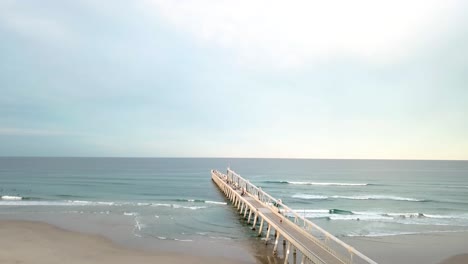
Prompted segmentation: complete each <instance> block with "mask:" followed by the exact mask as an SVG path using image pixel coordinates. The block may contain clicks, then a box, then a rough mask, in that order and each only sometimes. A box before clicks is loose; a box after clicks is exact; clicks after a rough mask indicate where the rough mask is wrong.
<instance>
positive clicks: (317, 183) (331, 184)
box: [264, 181, 371, 186]
mask: <svg viewBox="0 0 468 264" xmlns="http://www.w3.org/2000/svg"><path fill="white" fill-rule="evenodd" d="M264 183H276V184H294V185H318V186H367V185H371V184H370V183H346V182H306V181H264Z"/></svg>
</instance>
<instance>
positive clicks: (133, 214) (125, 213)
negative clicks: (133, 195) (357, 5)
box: [123, 212, 138, 216]
mask: <svg viewBox="0 0 468 264" xmlns="http://www.w3.org/2000/svg"><path fill="white" fill-rule="evenodd" d="M123 214H124V215H126V216H137V215H138V213H135V212H124V213H123Z"/></svg>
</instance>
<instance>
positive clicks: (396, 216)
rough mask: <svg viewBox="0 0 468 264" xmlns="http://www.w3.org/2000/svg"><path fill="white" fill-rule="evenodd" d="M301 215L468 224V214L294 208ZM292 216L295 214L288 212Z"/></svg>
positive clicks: (343, 219) (437, 223) (344, 218)
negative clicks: (454, 221)
mask: <svg viewBox="0 0 468 264" xmlns="http://www.w3.org/2000/svg"><path fill="white" fill-rule="evenodd" d="M294 212H295V213H296V214H298V215H299V216H303V217H305V218H309V219H320V218H322V219H327V220H342V221H346V220H355V221H360V220H363V221H387V222H388V221H396V222H400V223H405V222H404V221H408V220H419V221H420V222H421V223H427V224H434V225H441V224H444V223H445V222H440V221H438V220H441V221H452V220H459V221H461V222H463V223H465V224H468V214H459V215H437V214H427V213H419V212H398V213H394V212H393V213H383V212H359V211H349V210H342V209H328V210H327V209H302V210H301V209H299V210H294ZM286 215H287V216H289V217H292V216H293V214H291V213H289V214H286ZM411 223H412V224H418V223H417V222H414V221H413V222H411Z"/></svg>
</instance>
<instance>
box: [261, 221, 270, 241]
mask: <svg viewBox="0 0 468 264" xmlns="http://www.w3.org/2000/svg"><path fill="white" fill-rule="evenodd" d="M262 221H263V220H262ZM270 230H271V225H270V224H268V228H267V234H266V238H265V244H268V238H269V237H270Z"/></svg>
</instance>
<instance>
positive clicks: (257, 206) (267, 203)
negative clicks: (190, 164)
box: [211, 168, 377, 264]
mask: <svg viewBox="0 0 468 264" xmlns="http://www.w3.org/2000/svg"><path fill="white" fill-rule="evenodd" d="M211 179H212V180H213V181H214V182H215V183H216V185H217V186H218V187H219V188H220V189H221V191H222V192H223V193H224V194H225V195H226V197H227V198H228V199H229V200H230V201H231V202H232V204H233V206H234V207H235V208H236V209H237V210H238V211H239V213H240V214H241V215H242V216H243V217H244V218H245V219H247V223H249V224H252V230H255V231H256V232H258V235H259V236H264V239H265V243H267V244H268V243H273V254H275V255H281V256H282V258H284V263H301V264H304V263H316V264H322V263H324V264H325V263H326V264H335V263H336V264H365V263H371V264H377V263H376V262H375V261H373V260H371V259H369V258H368V257H367V256H365V255H364V254H362V253H361V252H359V251H357V250H356V249H354V248H353V247H351V246H350V245H348V244H346V243H344V242H343V241H341V240H339V239H338V238H336V237H335V236H333V235H332V234H330V233H328V232H327V231H325V230H324V229H322V228H321V227H319V226H317V225H316V224H314V223H312V222H311V221H309V220H307V219H306V218H304V217H302V216H300V215H299V214H297V213H296V212H295V211H294V210H292V209H291V208H289V207H287V206H286V205H285V204H283V203H282V202H281V200H277V199H275V198H273V197H272V196H271V195H269V194H268V193H266V192H265V191H263V190H262V189H261V188H258V187H257V186H255V185H253V184H252V183H250V182H249V181H248V180H246V179H244V178H242V177H241V176H240V175H239V174H237V173H236V172H234V171H233V170H231V169H229V168H228V169H227V172H226V174H224V173H221V172H219V171H217V170H212V171H211ZM281 240H282V243H283V247H282V250H281V251H282V252H281V254H280V252H279V251H280V248H278V244H279V243H280V242H281Z"/></svg>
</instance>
